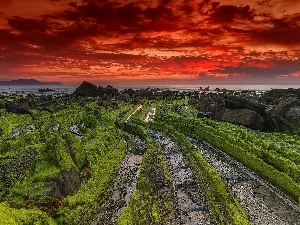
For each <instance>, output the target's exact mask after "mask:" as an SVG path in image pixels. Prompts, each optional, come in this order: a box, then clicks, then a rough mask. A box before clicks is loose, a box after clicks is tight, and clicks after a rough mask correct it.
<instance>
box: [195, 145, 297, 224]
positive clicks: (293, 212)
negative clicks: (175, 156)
mask: <svg viewBox="0 0 300 225" xmlns="http://www.w3.org/2000/svg"><path fill="white" fill-rule="evenodd" d="M190 140H191V141H192V142H193V143H194V144H195V146H196V147H197V148H198V150H199V152H200V153H201V154H202V155H203V156H204V157H205V159H206V160H207V161H208V162H209V163H210V164H211V165H212V166H213V167H214V169H215V170H216V171H217V172H218V173H219V174H220V175H221V177H222V178H223V180H224V181H225V183H226V184H227V186H228V188H229V189H230V190H231V191H232V192H233V193H234V194H235V195H236V197H237V198H238V199H239V201H240V203H241V205H242V207H243V208H244V209H245V211H246V212H247V214H248V216H249V218H250V222H251V224H255V225H267V224H272V225H277V224H278V225H285V224H289V225H299V224H300V208H299V207H298V206H297V204H296V203H294V202H293V201H292V200H290V199H289V197H288V196H286V195H285V194H283V193H281V192H280V191H279V190H278V189H277V188H275V187H273V186H272V185H271V184H269V183H268V182H266V181H264V180H262V179H261V178H259V177H258V176H257V175H256V174H255V173H253V172H251V171H250V170H249V169H247V168H246V167H244V166H243V165H242V164H240V163H239V162H237V161H236V160H234V159H233V158H231V157H230V156H228V155H227V154H225V153H223V152H222V151H220V150H219V149H217V148H214V147H213V146H211V145H209V144H208V143H206V142H203V141H200V140H196V139H190Z"/></svg>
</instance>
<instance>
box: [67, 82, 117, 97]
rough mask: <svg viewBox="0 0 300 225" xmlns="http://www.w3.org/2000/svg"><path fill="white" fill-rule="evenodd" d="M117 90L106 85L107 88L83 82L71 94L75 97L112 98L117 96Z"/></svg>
mask: <svg viewBox="0 0 300 225" xmlns="http://www.w3.org/2000/svg"><path fill="white" fill-rule="evenodd" d="M118 93H119V92H118V89H116V88H114V87H112V86H111V85H108V86H107V87H105V88H104V87H101V86H96V85H94V84H92V83H90V82H87V81H83V82H82V84H81V85H80V86H79V87H78V88H77V89H76V90H75V92H74V93H73V94H74V95H75V96H83V97H97V96H98V97H104V98H106V97H112V96H117V95H118Z"/></svg>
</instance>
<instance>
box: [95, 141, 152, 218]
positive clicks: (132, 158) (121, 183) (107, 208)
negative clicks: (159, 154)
mask: <svg viewBox="0 0 300 225" xmlns="http://www.w3.org/2000/svg"><path fill="white" fill-rule="evenodd" d="M127 144H128V148H129V150H130V154H128V155H126V156H125V158H124V160H123V161H122V163H121V165H120V168H119V173H118V175H117V177H116V178H115V180H114V181H113V182H112V185H111V187H112V188H111V190H110V192H109V198H108V199H107V200H106V201H105V202H104V204H103V207H102V209H101V212H100V213H99V214H98V216H97V217H95V218H93V219H91V220H90V221H89V224H116V222H117V219H118V217H119V216H120V215H121V212H122V210H123V209H124V208H125V207H126V206H127V205H128V203H129V200H130V197H131V195H132V193H133V192H134V190H135V189H136V182H137V177H138V175H139V169H140V166H141V164H142V159H143V154H144V152H145V150H146V144H145V141H144V140H142V139H140V138H138V137H136V136H131V141H129V142H127Z"/></svg>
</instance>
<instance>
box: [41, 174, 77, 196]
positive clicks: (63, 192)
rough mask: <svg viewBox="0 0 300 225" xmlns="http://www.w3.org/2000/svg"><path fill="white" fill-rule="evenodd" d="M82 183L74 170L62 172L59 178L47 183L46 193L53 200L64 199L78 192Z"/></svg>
mask: <svg viewBox="0 0 300 225" xmlns="http://www.w3.org/2000/svg"><path fill="white" fill-rule="evenodd" d="M80 183H81V180H80V177H79V175H78V173H77V172H76V171H75V170H74V169H71V170H69V171H61V172H60V173H59V175H58V177H57V178H52V179H49V180H48V181H47V182H46V183H45V191H44V193H45V194H46V195H48V196H50V197H52V198H56V199H62V198H63V197H66V196H68V195H72V194H74V193H75V192H76V191H78V189H79V188H80Z"/></svg>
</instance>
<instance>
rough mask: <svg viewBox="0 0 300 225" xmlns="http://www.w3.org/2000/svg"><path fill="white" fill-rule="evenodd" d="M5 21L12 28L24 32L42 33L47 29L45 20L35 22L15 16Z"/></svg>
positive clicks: (35, 20)
mask: <svg viewBox="0 0 300 225" xmlns="http://www.w3.org/2000/svg"><path fill="white" fill-rule="evenodd" d="M7 21H8V24H9V25H10V26H11V27H12V28H14V29H16V30H19V31H24V32H31V31H40V32H44V31H46V30H47V29H48V28H49V27H48V23H47V21H45V20H37V19H31V18H23V17H18V16H15V17H12V18H9V19H8V20H7Z"/></svg>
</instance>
